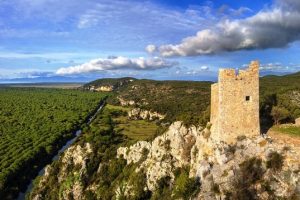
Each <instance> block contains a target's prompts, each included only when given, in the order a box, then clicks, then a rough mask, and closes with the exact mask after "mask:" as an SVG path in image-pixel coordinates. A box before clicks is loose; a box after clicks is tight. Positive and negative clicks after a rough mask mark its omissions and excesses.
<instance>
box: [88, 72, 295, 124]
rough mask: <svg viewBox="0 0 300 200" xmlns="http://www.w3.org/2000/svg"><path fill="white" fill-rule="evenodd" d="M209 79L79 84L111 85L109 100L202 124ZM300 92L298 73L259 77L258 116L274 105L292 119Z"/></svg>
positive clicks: (206, 117) (206, 113) (206, 112)
mask: <svg viewBox="0 0 300 200" xmlns="http://www.w3.org/2000/svg"><path fill="white" fill-rule="evenodd" d="M212 83H213V82H209V81H155V80H146V79H135V78H131V77H125V78H117V79H113V78H111V79H98V80H95V81H92V82H90V83H87V84H85V85H84V86H83V88H85V89H89V88H90V87H91V86H94V87H101V86H113V88H114V90H113V91H114V92H113V93H114V94H113V96H112V97H111V98H110V100H109V101H110V103H113V104H119V103H120V101H119V99H118V98H121V99H122V100H125V101H130V100H132V101H134V105H132V106H133V107H140V108H143V109H147V110H152V111H157V112H159V113H162V114H166V115H167V117H166V119H165V120H166V121H169V122H171V121H175V120H182V121H184V122H185V123H186V124H195V123H200V124H204V123H206V122H207V121H208V120H209V113H210V108H209V106H210V85H211V84H212ZM298 93H300V72H298V73H295V74H289V75H284V76H265V77H261V78H260V96H261V110H262V112H263V114H262V116H268V117H269V113H270V109H271V108H272V106H274V105H277V104H278V105H281V106H283V107H287V109H289V110H290V111H291V113H292V118H294V117H295V116H300V108H297V103H295V99H296V101H297V98H295V95H296V96H297V95H298Z"/></svg>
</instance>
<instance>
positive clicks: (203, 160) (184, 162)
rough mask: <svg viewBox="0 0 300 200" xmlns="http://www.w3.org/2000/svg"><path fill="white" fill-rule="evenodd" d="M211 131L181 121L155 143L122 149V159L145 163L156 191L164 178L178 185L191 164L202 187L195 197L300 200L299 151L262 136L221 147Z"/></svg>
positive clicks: (149, 184)
mask: <svg viewBox="0 0 300 200" xmlns="http://www.w3.org/2000/svg"><path fill="white" fill-rule="evenodd" d="M209 127H210V126H208V127H206V128H204V129H203V128H201V127H195V126H191V127H190V128H187V127H185V126H184V125H183V124H182V123H181V122H175V123H173V124H172V125H171V126H170V128H169V130H168V131H167V132H166V133H164V134H163V135H161V136H158V137H157V138H155V139H154V140H153V141H152V142H145V141H141V142H138V143H136V144H134V145H132V146H130V147H121V148H119V149H118V156H119V157H123V158H125V159H126V160H127V164H130V163H139V165H138V167H137V169H136V170H137V171H140V170H144V171H146V176H147V187H148V189H149V190H151V191H152V192H155V190H157V188H158V187H159V185H158V183H159V180H160V179H162V178H163V177H166V176H168V177H170V182H171V184H174V179H175V170H176V169H177V168H182V167H184V166H188V167H189V169H190V170H189V176H190V177H196V178H198V179H199V180H200V183H201V187H200V192H199V193H198V194H197V195H196V196H194V198H195V199H228V198H229V199H293V198H294V199H298V198H300V196H299V195H300V173H299V172H300V161H299V158H300V155H299V153H300V152H299V151H296V150H295V149H294V148H295V147H293V146H285V144H280V143H278V142H276V141H272V138H263V137H262V136H256V137H251V138H247V137H238V138H237V139H236V142H235V143H234V144H231V145H229V144H226V143H224V142H222V143H219V142H216V141H215V140H214V138H211V137H210V130H209ZM145 152H146V153H145ZM141 160H142V161H141Z"/></svg>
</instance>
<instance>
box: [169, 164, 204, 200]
mask: <svg viewBox="0 0 300 200" xmlns="http://www.w3.org/2000/svg"><path fill="white" fill-rule="evenodd" d="M177 173H178V172H177ZM173 187H174V188H173V191H174V192H173V193H174V197H175V198H180V199H190V197H192V196H194V195H196V194H197V193H198V192H199V190H200V181H199V179H198V178H189V169H188V168H183V169H181V170H180V173H179V175H177V177H176V179H175V184H174V186H173Z"/></svg>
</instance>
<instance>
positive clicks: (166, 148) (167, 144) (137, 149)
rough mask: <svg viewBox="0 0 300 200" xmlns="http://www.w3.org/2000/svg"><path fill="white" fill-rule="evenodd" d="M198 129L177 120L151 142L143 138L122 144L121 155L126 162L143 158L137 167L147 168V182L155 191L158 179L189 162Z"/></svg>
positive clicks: (169, 174)
mask: <svg viewBox="0 0 300 200" xmlns="http://www.w3.org/2000/svg"><path fill="white" fill-rule="evenodd" d="M198 132H199V129H197V128H196V127H191V128H186V127H185V126H183V124H182V123H181V122H175V123H173V124H172V125H171V126H170V127H169V130H168V131H167V132H166V133H164V134H163V135H161V136H158V137H156V138H155V139H154V140H153V141H152V142H151V143H150V142H145V141H142V142H138V143H136V144H134V145H133V146H131V147H129V148H127V147H121V148H119V149H118V156H119V157H120V156H123V157H124V158H125V159H126V160H127V163H131V162H133V163H137V162H140V161H142V162H141V164H140V167H139V168H138V170H139V169H141V168H145V169H146V176H147V186H148V188H149V189H150V190H152V191H154V190H155V187H156V182H157V180H159V179H160V178H162V177H164V176H170V177H171V178H174V175H173V173H172V171H173V170H174V169H175V168H176V167H182V166H184V165H188V164H189V162H190V150H191V148H192V146H193V145H194V143H195V138H196V137H195V136H196V135H197V134H198ZM145 149H147V151H146V150H145ZM141 159H142V160H141Z"/></svg>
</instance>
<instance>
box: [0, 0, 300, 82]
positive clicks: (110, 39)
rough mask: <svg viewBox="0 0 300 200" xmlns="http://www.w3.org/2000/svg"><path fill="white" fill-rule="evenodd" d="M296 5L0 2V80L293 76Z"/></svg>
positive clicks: (299, 63)
mask: <svg viewBox="0 0 300 200" xmlns="http://www.w3.org/2000/svg"><path fill="white" fill-rule="evenodd" d="M299 52H300V1H299V0H239V1H232V0H214V1H201V0H181V1H179V0H178V1H174V0H164V1H163V0H147V1H146V0H76V1H74V0H0V82H48V81H63V82H70V81H76V82H81V81H83V82H85V81H89V80H94V79H97V78H104V77H124V76H130V77H136V78H147V79H157V80H216V77H217V74H218V69H219V68H229V67H230V68H236V69H240V68H245V67H247V64H248V63H250V61H251V60H259V61H260V63H261V70H260V71H261V75H268V74H277V75H280V74H287V73H294V72H297V71H300V56H299Z"/></svg>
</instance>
